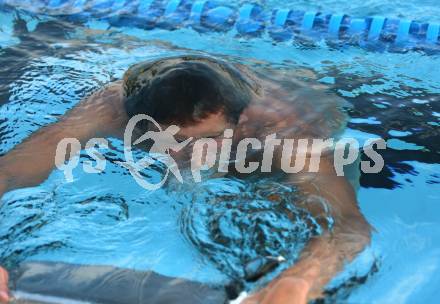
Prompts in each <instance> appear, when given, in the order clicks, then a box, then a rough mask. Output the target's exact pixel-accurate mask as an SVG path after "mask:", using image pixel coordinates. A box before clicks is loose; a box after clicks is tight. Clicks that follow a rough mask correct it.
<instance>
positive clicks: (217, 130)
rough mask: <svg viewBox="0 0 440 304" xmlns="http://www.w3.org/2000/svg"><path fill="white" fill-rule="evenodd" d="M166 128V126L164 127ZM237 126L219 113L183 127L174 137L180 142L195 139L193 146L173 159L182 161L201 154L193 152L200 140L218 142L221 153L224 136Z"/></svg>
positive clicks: (174, 155)
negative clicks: (197, 141) (208, 139)
mask: <svg viewBox="0 0 440 304" xmlns="http://www.w3.org/2000/svg"><path fill="white" fill-rule="evenodd" d="M162 127H166V126H162ZM234 127H235V125H234V124H233V123H231V122H230V121H228V119H227V118H226V116H225V115H224V114H223V112H217V113H213V114H210V115H208V116H207V117H206V118H204V119H202V120H200V121H197V122H194V123H192V124H188V125H185V126H181V127H180V130H179V132H178V133H177V134H176V135H174V138H175V139H176V140H177V141H178V142H183V141H185V140H186V139H188V138H191V137H192V138H193V140H192V141H191V144H190V145H188V146H187V148H186V149H183V150H181V151H180V152H177V153H173V157H175V158H179V159H181V160H184V159H188V157H189V158H190V157H191V155H190V154H191V153H199V152H201V151H192V150H193V149H192V144H193V143H194V142H195V141H196V140H197V139H200V138H212V139H214V140H215V141H216V142H217V148H218V151H220V148H221V144H222V140H223V135H224V132H225V130H226V129H234Z"/></svg>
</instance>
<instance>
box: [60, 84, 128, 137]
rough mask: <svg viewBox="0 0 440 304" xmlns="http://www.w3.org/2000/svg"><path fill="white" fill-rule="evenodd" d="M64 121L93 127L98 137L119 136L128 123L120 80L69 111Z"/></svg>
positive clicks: (104, 87) (96, 92)
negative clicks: (82, 122)
mask: <svg viewBox="0 0 440 304" xmlns="http://www.w3.org/2000/svg"><path fill="white" fill-rule="evenodd" d="M65 119H76V120H78V119H79V120H80V121H85V122H86V123H87V125H89V126H94V128H95V129H96V131H97V134H98V135H103V136H107V135H110V136H118V137H119V136H120V135H121V134H122V133H123V129H124V128H125V126H126V125H127V123H128V120H129V119H128V115H127V113H126V111H125V106H124V96H123V86H122V80H118V81H114V82H111V83H109V84H107V85H105V86H103V87H102V88H100V89H98V90H97V91H95V92H93V93H92V94H91V95H89V96H88V97H86V98H84V99H83V100H82V101H81V102H80V103H79V104H78V105H77V106H76V107H75V108H73V109H72V110H71V111H69V112H68V113H67V115H66V118H65Z"/></svg>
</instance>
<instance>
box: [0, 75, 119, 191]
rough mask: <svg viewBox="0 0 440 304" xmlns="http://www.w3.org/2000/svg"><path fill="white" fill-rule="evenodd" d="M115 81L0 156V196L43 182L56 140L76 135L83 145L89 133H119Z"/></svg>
mask: <svg viewBox="0 0 440 304" xmlns="http://www.w3.org/2000/svg"><path fill="white" fill-rule="evenodd" d="M119 94H120V90H119V89H118V83H115V84H113V85H110V86H108V87H106V89H103V90H100V91H98V92H96V93H94V94H93V95H91V96H90V97H88V98H87V99H85V100H83V101H81V102H80V103H79V104H78V105H77V106H75V107H74V108H73V109H71V110H70V111H68V112H67V113H66V114H65V115H64V116H63V117H62V118H60V120H59V121H58V122H56V123H53V124H51V125H48V126H45V127H43V128H41V129H40V130H38V131H37V132H35V133H34V134H32V135H31V136H29V137H28V138H27V139H25V140H24V141H23V142H22V143H20V144H18V145H17V146H16V147H14V148H13V149H12V150H11V151H10V152H8V153H7V154H6V155H4V156H2V157H0V197H1V196H2V194H3V193H5V192H7V191H9V190H12V189H15V188H21V187H30V186H35V185H38V184H40V183H41V182H43V181H44V180H45V179H46V178H47V177H48V175H49V174H50V172H51V171H52V170H53V168H54V167H55V153H56V148H57V145H58V143H59V142H60V141H61V140H62V139H64V138H68V137H73V138H77V139H78V140H79V141H80V142H81V145H82V146H83V147H84V145H85V143H86V142H87V141H88V140H89V139H90V138H93V137H105V136H113V135H119V134H116V133H119V132H120V129H121V128H123V127H122V126H123V125H124V121H125V114H124V113H123V111H122V109H123V107H122V105H120V104H119V103H121V102H120V101H118V98H119V96H118V95H119Z"/></svg>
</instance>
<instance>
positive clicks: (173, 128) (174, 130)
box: [165, 125, 180, 135]
mask: <svg viewBox="0 0 440 304" xmlns="http://www.w3.org/2000/svg"><path fill="white" fill-rule="evenodd" d="M165 131H166V132H168V133H171V134H173V135H174V134H176V133H177V132H179V131H180V128H179V127H178V126H176V125H171V126H169V127H168V128H166V130H165Z"/></svg>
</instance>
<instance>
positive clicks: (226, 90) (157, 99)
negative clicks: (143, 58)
mask: <svg viewBox="0 0 440 304" xmlns="http://www.w3.org/2000/svg"><path fill="white" fill-rule="evenodd" d="M252 86H253V85H252V84H251V83H250V81H249V80H248V79H246V78H245V77H243V75H241V74H240V72H239V71H238V70H237V69H235V68H234V67H233V66H231V65H229V64H227V63H225V62H223V61H218V60H215V59H213V58H211V57H204V56H183V57H172V58H165V59H160V60H156V61H152V62H144V63H139V64H136V65H134V66H132V67H131V68H130V69H129V70H128V71H127V72H126V73H125V75H124V93H125V97H126V103H125V106H126V110H127V113H128V115H129V117H132V116H134V115H137V114H147V115H149V116H151V117H153V118H154V119H155V120H156V121H157V122H158V123H160V124H163V125H170V124H176V125H178V126H179V127H182V128H191V127H192V126H195V125H200V124H201V123H203V124H204V125H206V123H208V124H212V125H215V124H216V122H217V125H218V124H220V123H224V124H228V125H233V124H236V123H237V122H238V120H239V117H240V114H241V113H242V111H243V110H244V109H245V108H246V107H247V105H248V104H249V102H250V100H251V96H252V90H253V88H252ZM209 131H212V130H209ZM191 135H194V134H191ZM202 135H203V134H202Z"/></svg>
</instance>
